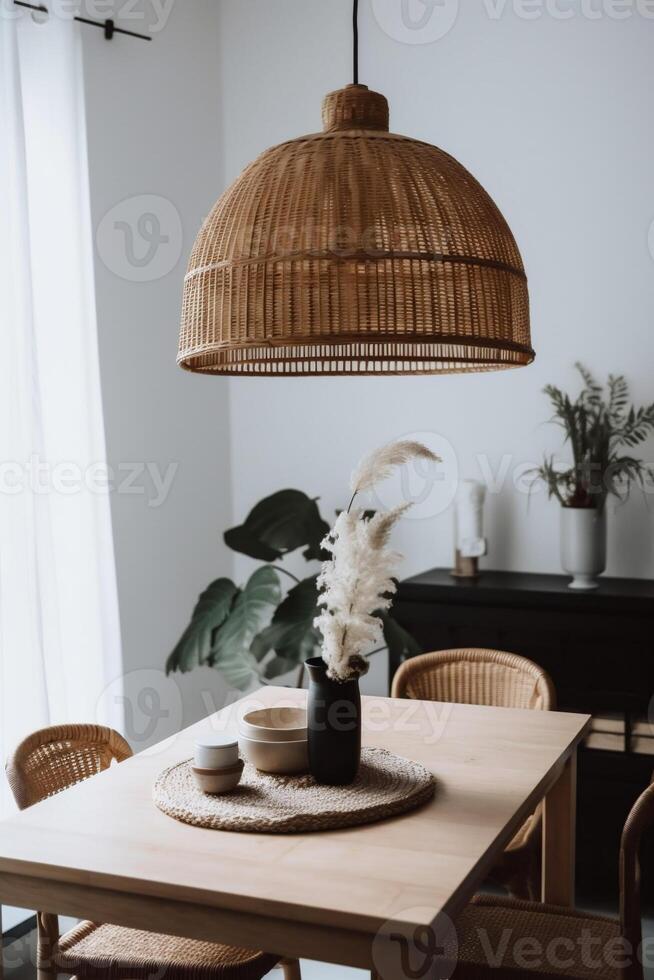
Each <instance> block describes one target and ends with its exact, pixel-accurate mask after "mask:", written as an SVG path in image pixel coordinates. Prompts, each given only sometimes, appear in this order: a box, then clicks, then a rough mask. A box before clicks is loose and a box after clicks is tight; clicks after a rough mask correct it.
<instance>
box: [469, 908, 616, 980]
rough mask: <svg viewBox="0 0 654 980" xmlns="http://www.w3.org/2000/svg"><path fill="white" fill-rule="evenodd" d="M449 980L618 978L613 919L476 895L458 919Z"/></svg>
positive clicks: (573, 910) (592, 979) (571, 910)
mask: <svg viewBox="0 0 654 980" xmlns="http://www.w3.org/2000/svg"><path fill="white" fill-rule="evenodd" d="M456 925H457V932H458V939H459V953H458V962H457V967H456V970H455V972H454V974H453V977H452V980H490V978H491V977H498V978H499V977H502V978H505V977H506V978H510V980H541V978H542V980H558V978H561V977H566V978H574V977H578V978H579V980H600V978H601V980H604V978H606V980H619V978H620V976H621V972H620V969H619V965H620V961H621V959H622V958H623V951H622V947H621V946H620V926H619V923H618V920H617V919H610V918H607V917H604V916H599V915H585V914H584V913H583V912H579V911H577V910H575V909H569V908H559V907H558V906H555V905H541V904H540V903H538V902H524V901H520V900H518V899H512V898H496V897H495V896H490V895H489V896H485V895H478V896H476V897H475V898H474V899H473V901H472V902H471V903H470V905H468V906H467V907H466V908H465V910H464V911H463V912H462V913H461V915H460V916H459V918H458V919H457V923H456Z"/></svg>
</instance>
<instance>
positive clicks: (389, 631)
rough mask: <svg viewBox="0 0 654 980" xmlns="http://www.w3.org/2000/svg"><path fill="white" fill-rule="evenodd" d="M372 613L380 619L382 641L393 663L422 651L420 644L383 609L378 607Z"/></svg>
mask: <svg viewBox="0 0 654 980" xmlns="http://www.w3.org/2000/svg"><path fill="white" fill-rule="evenodd" d="M374 615H375V616H379V618H380V619H381V621H382V629H383V631H384V641H385V643H386V646H387V647H388V652H389V653H390V654H391V655H392V657H393V660H394V661H395V663H399V662H401V661H402V660H406V659H408V658H409V657H415V656H416V654H418V653H422V652H423V651H422V647H421V646H420V644H419V643H418V642H417V641H416V640H414V638H413V637H412V636H411V634H410V633H407V631H406V630H405V629H404V627H403V626H400V624H399V623H398V621H397V620H396V619H393V617H392V616H391V615H390V614H389V613H388V612H387V611H386V610H385V609H378V610H377V611H376V612H375V614H374Z"/></svg>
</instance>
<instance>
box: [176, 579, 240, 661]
mask: <svg viewBox="0 0 654 980" xmlns="http://www.w3.org/2000/svg"><path fill="white" fill-rule="evenodd" d="M238 592H239V590H238V588H237V587H236V586H235V585H234V583H233V582H232V581H231V580H230V579H228V578H218V579H216V580H215V582H212V583H211V585H210V586H209V587H208V588H207V589H205V591H204V592H203V593H202V595H201V596H200V598H199V599H198V601H197V604H196V606H195V609H194V610H193V615H192V616H191V622H190V623H189V624H188V626H187V627H186V629H185V630H184V632H183V634H182V636H181V637H180V639H179V641H178V643H177V646H176V647H175V649H174V650H173V652H172V653H171V654H170V656H169V657H168V660H167V661H166V673H167V674H169V673H170V672H171V671H173V670H181V671H183V672H185V671H187V670H193V668H194V667H198V666H201V665H202V664H206V663H209V662H210V661H211V649H212V644H213V639H214V634H215V631H216V630H217V629H218V628H219V627H220V626H222V625H223V623H224V622H225V620H226V619H227V617H228V615H229V611H230V609H231V607H232V603H233V601H234V599H235V597H236V596H237V595H238Z"/></svg>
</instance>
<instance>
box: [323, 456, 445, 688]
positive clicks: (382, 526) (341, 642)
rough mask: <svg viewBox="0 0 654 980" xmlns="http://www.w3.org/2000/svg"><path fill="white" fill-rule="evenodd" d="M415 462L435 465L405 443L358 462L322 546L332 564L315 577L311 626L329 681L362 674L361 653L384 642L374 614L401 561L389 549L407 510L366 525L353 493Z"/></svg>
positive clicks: (386, 602)
mask: <svg viewBox="0 0 654 980" xmlns="http://www.w3.org/2000/svg"><path fill="white" fill-rule="evenodd" d="M416 458H420V459H429V460H432V461H434V462H436V461H438V457H437V456H436V455H435V454H434V453H432V452H431V450H429V449H427V447H426V446H423V445H422V444H421V443H419V442H409V441H404V442H396V443H392V444H391V445H389V446H384V447H382V449H379V450H377V452H375V453H372V454H371V455H370V456H368V457H366V459H364V460H362V462H361V463H360V464H359V466H358V467H357V468H356V470H355V471H354V473H353V474H352V479H351V482H350V487H351V489H352V491H353V496H352V500H351V501H350V506H349V507H348V509H347V510H346V511H343V512H342V513H341V514H339V516H338V518H337V520H336V523H335V524H334V527H333V528H332V530H331V531H330V532H329V534H328V535H327V537H326V538H325V539H324V541H323V542H322V547H323V548H324V549H325V550H326V551H328V552H329V553H330V555H331V558H330V559H329V561H326V562H324V563H323V566H322V571H321V573H320V575H319V576H318V587H319V589H320V596H319V599H318V603H319V605H320V607H321V613H320V615H319V616H318V617H317V618H316V620H315V625H316V627H317V628H318V629H319V630H320V631H321V633H322V637H323V647H322V657H323V660H324V661H325V663H326V664H327V675H328V676H329V677H330V678H331V679H332V680H336V681H347V680H351V679H352V678H354V677H359V676H361V675H362V674H365V673H366V671H367V670H368V661H367V660H366V657H365V655H366V653H368V652H369V651H370V648H371V646H372V645H375V646H378V645H379V644H380V643H381V642H382V641H383V631H382V624H381V620H380V618H379V616H376V615H374V613H375V612H377V611H378V610H382V609H388V608H389V607H390V605H391V603H392V601H393V595H394V593H395V589H396V586H395V582H394V580H393V572H394V570H395V568H396V566H397V563H398V562H399V560H400V558H401V555H399V554H397V552H394V551H391V550H390V548H389V547H388V544H389V539H390V534H391V531H392V529H393V527H394V526H395V524H396V523H397V521H398V520H399V519H400V517H401V516H402V515H403V514H404V512H405V511H406V510H408V508H409V507H410V506H411V505H410V504H408V503H405V504H400V505H399V506H398V507H395V508H394V509H393V510H390V511H388V512H386V513H384V512H379V513H377V514H375V515H374V517H372V518H370V519H367V518H366V517H364V512H363V510H360V509H355V510H353V509H352V503H353V501H354V498H355V497H356V495H357V493H359V492H360V491H361V490H369V489H371V488H372V487H373V486H375V484H376V483H379V482H380V481H381V480H384V479H386V478H387V477H388V476H390V475H391V473H392V471H393V468H394V467H395V466H401V465H402V464H404V463H407V462H408V461H409V460H411V459H416Z"/></svg>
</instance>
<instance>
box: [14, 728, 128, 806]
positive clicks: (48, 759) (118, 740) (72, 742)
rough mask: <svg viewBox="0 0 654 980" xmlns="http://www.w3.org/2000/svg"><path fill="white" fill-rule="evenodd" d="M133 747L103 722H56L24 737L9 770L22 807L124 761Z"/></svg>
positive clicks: (16, 796)
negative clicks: (76, 723)
mask: <svg viewBox="0 0 654 980" xmlns="http://www.w3.org/2000/svg"><path fill="white" fill-rule="evenodd" d="M131 755H132V750H131V749H130V747H129V745H128V744H127V742H126V741H125V739H124V738H123V736H122V735H119V734H118V732H115V731H114V730H113V728H105V727H103V726H102V725H54V726H52V727H50V728H41V729H39V731H37V732H33V733H32V735H28V736H27V738H25V739H23V741H22V742H21V743H20V745H19V746H18V748H17V749H16V750H15V751H14V753H13V754H12V755H11V756H10V757H9V759H8V761H7V766H6V771H7V779H8V781H9V785H10V787H11V790H12V793H13V794H14V798H15V800H16V803H17V804H18V806H19V808H20V809H21V810H24V809H25V808H26V807H28V806H31V805H32V804H33V803H38V802H39V801H40V800H43V799H45V797H46V796H54V794H55V793H60V792H61V791H62V790H64V789H67V788H68V787H69V786H73V785H74V784H75V783H79V782H80V781H81V780H82V779H87V778H88V777H89V776H93V775H95V773H98V772H102V770H103V769H108V768H109V766H110V765H111V763H112V762H113V760H114V759H115V760H116V761H117V762H122V761H123V759H128V758H129V757H130V756H131Z"/></svg>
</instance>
